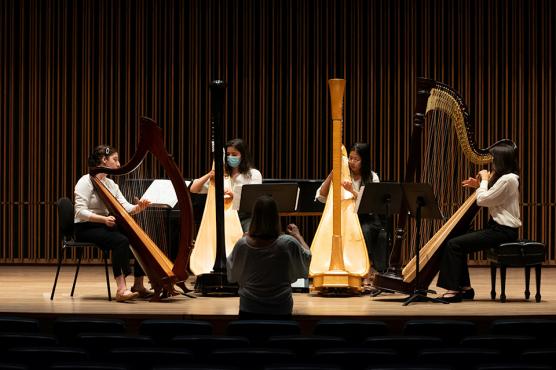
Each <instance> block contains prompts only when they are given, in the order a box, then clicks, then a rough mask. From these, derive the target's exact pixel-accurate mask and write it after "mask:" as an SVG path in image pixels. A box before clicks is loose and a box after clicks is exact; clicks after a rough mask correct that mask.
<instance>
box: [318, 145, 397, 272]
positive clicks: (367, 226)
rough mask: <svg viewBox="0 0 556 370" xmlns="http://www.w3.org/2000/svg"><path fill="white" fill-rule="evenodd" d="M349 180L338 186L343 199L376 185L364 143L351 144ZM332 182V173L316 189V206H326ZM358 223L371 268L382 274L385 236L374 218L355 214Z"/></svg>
mask: <svg viewBox="0 0 556 370" xmlns="http://www.w3.org/2000/svg"><path fill="white" fill-rule="evenodd" d="M348 166H349V175H350V176H349V177H350V179H349V180H348V181H343V182H342V187H343V188H344V190H345V191H347V192H349V193H351V194H352V195H351V196H350V195H349V194H346V193H344V195H345V196H344V198H350V197H353V198H354V199H357V197H358V196H359V192H360V190H361V188H362V187H364V186H366V185H368V184H370V183H378V182H380V179H379V177H378V175H377V173H376V172H375V171H373V170H372V169H371V149H370V145H369V144H367V143H355V144H353V145H352V146H351V149H350V151H349V157H348ZM331 182H332V173H331V174H330V175H328V177H327V178H326V180H325V181H324V182H323V184H322V185H321V186H320V187H319V188H318V189H317V192H316V196H315V199H316V200H318V201H319V202H322V203H326V197H327V196H328V193H329V190H330V183H331ZM358 218H359V223H360V224H361V230H362V231H363V235H364V237H365V244H366V246H367V252H368V255H369V259H370V261H371V264H372V267H373V268H374V269H375V270H376V271H384V270H386V268H387V267H388V266H387V251H386V236H385V234H386V232H385V231H384V232H381V231H382V230H384V225H383V222H382V220H381V219H380V217H379V216H378V215H376V214H359V215H358Z"/></svg>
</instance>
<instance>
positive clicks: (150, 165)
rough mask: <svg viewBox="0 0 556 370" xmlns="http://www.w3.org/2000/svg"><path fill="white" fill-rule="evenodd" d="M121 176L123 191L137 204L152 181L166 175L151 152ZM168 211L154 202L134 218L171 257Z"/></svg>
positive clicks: (127, 197) (130, 200)
mask: <svg viewBox="0 0 556 370" xmlns="http://www.w3.org/2000/svg"><path fill="white" fill-rule="evenodd" d="M119 178H120V179H119V185H120V189H121V190H122V193H123V194H124V196H125V197H126V199H127V200H128V201H129V202H130V203H131V204H136V203H137V202H138V201H139V199H141V197H142V196H143V194H145V192H146V191H147V189H148V187H149V186H150V185H151V183H152V181H154V180H155V179H163V178H165V176H164V174H163V168H162V166H161V165H159V164H158V161H156V158H154V156H153V155H152V154H150V153H149V154H148V155H147V156H146V157H145V159H144V160H143V162H142V163H141V165H140V166H139V167H137V168H136V169H135V170H134V171H132V172H130V173H128V174H126V175H124V176H119ZM168 212H169V209H168V208H167V207H165V206H163V205H159V204H152V205H151V206H149V207H148V208H147V209H145V210H144V211H143V212H141V213H138V214H135V215H134V216H133V218H134V219H135V221H136V222H137V224H138V225H139V226H140V227H141V229H143V231H145V233H146V234H147V235H148V236H149V237H150V238H151V240H152V241H153V242H154V243H155V244H156V245H157V246H158V248H159V249H160V250H161V251H162V252H164V254H165V255H166V256H168V257H170V254H171V253H172V250H171V249H172V246H171V245H170V244H171V243H170V240H171V238H170V230H169V228H170V227H169V226H170V219H169V217H170V214H169V213H168Z"/></svg>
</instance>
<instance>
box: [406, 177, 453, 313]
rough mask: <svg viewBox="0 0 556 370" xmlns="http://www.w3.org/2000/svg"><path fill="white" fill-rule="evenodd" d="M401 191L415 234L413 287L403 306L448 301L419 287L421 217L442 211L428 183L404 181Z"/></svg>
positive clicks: (438, 217) (439, 217)
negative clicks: (412, 221)
mask: <svg viewBox="0 0 556 370" xmlns="http://www.w3.org/2000/svg"><path fill="white" fill-rule="evenodd" d="M402 188H403V193H404V196H405V200H406V202H407V205H408V208H409V212H410V215H411V216H413V217H415V226H416V236H415V261H416V263H415V267H416V268H415V289H414V290H413V294H412V295H411V296H410V297H408V298H407V299H406V301H405V302H404V303H403V306H407V305H408V304H410V303H411V302H426V301H429V302H437V303H448V302H446V301H443V300H442V299H439V298H431V297H428V296H427V293H435V292H434V291H432V290H428V289H419V251H420V249H421V245H420V244H421V219H422V218H432V219H435V218H436V219H441V218H443V216H442V212H440V208H439V207H438V202H437V200H436V197H435V195H434V192H433V190H432V187H431V185H430V184H421V183H406V184H402Z"/></svg>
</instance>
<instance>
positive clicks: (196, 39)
mask: <svg viewBox="0 0 556 370" xmlns="http://www.w3.org/2000/svg"><path fill="white" fill-rule="evenodd" d="M554 19H556V4H555V3H554V2H553V1H550V0H546V1H534V0H533V1H531V0H524V1H507V0H499V1H494V0H483V1H480V0H474V1H473V0H469V1H463V0H462V1H446V0H438V1H434V0H420V1H411V0H407V1H403V0H381V1H363V0H266V1H262V0H193V1H113V0H104V1H102V0H90V1H87V0H84V1H63V0H59V1H57V0H44V1H38V0H37V1H33V0H28V1H23V0H21V1H8V0H4V1H0V122H1V134H0V135H1V136H0V153H1V160H0V166H1V174H2V178H1V180H0V182H1V215H0V217H1V224H2V226H1V228H2V229H1V232H2V246H1V250H0V262H3V263H23V262H29V263H49V262H52V261H53V259H54V258H55V257H56V255H57V247H56V246H57V238H58V235H57V229H56V225H57V222H56V218H55V209H54V207H53V204H54V201H55V200H56V199H57V198H58V197H60V196H71V195H72V192H73V186H74V183H75V182H76V181H77V179H78V178H79V176H81V175H82V174H83V173H84V172H85V171H86V156H87V154H88V153H89V151H90V150H91V148H92V147H93V146H94V145H96V144H99V143H110V144H112V145H114V146H116V147H118V148H119V149H120V153H121V157H122V158H123V161H124V162H125V160H126V158H129V157H130V155H131V154H132V153H133V152H134V148H135V144H136V142H137V127H138V126H137V123H138V118H139V117H140V116H143V115H144V116H149V117H152V118H154V119H155V120H156V121H158V122H159V124H160V125H161V126H162V128H163V129H164V132H165V140H166V144H167V147H168V150H169V151H170V152H171V153H172V154H173V155H174V157H175V160H176V162H177V163H178V165H179V167H180V168H181V170H182V171H183V174H184V177H186V178H194V177H198V176H200V175H202V174H203V173H205V172H206V171H207V170H208V168H209V166H210V152H209V138H210V131H209V113H210V102H209V90H208V85H209V82H210V81H211V80H213V79H223V80H225V81H227V83H228V89H227V102H226V112H225V122H226V133H225V137H227V138H232V137H242V138H244V139H245V140H246V141H247V143H248V145H249V147H250V148H251V150H252V152H253V155H254V158H255V164H256V166H257V167H258V168H259V169H260V170H261V172H262V173H263V176H264V177H266V178H308V179H312V178H324V177H325V176H326V175H327V173H328V172H329V170H330V167H331V165H330V145H331V131H330V119H329V118H330V117H329V98H328V91H327V80H328V79H329V78H333V77H337V78H344V79H346V81H347V88H346V89H347V90H346V96H345V126H344V142H345V143H346V145H350V144H351V143H353V142H354V141H368V142H370V143H371V144H372V147H373V157H374V164H375V168H376V170H377V172H378V173H379V175H380V176H381V178H382V179H383V180H394V181H395V180H400V179H401V177H402V174H403V171H404V167H405V166H404V163H405V160H406V154H407V149H408V143H409V133H410V127H411V121H412V111H413V105H414V97H415V79H416V77H417V76H426V77H429V78H433V79H437V80H439V81H442V82H445V83H447V84H448V85H450V86H452V87H454V88H455V89H456V90H458V91H459V92H460V94H461V95H462V96H463V98H464V100H465V101H466V103H467V104H468V106H469V110H470V112H471V115H472V117H473V121H472V124H473V125H474V129H475V131H476V133H477V138H476V139H477V142H478V144H479V146H481V147H484V146H487V145H489V144H491V143H493V142H494V141H496V140H498V139H501V138H504V137H508V138H511V139H513V140H515V141H516V142H517V144H518V146H519V154H520V166H521V169H522V195H523V212H524V220H525V226H524V228H523V231H522V233H523V236H526V237H529V238H532V239H538V240H542V241H545V242H546V243H547V245H549V246H550V247H551V248H550V252H549V258H550V261H551V262H554V258H555V257H554V249H553V248H554V247H553V246H554V236H553V234H554V232H553V225H554V219H555V207H554V202H555V196H554V191H555V186H554V174H555V161H554V159H555V156H556V154H555V153H556V150H555V149H556V134H555V132H554V118H555V116H556V112H555V104H554V103H555V99H556V91H555V89H556V77H555V74H556V70H555V61H556V25H555V23H556V22H554ZM315 224H316V221H314V222H312V223H311V222H309V223H306V226H305V229H306V230H304V231H305V233H306V234H308V238H309V239H310V238H311V237H312V235H311V234H312V232H313V231H314V230H312V228H313V226H314V225H315Z"/></svg>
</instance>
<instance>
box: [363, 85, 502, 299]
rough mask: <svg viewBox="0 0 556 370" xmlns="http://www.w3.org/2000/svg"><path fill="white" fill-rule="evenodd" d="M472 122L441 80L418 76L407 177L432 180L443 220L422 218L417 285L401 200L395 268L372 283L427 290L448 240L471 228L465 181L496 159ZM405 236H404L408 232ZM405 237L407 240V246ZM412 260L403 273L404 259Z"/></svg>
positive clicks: (473, 209) (471, 199)
mask: <svg viewBox="0 0 556 370" xmlns="http://www.w3.org/2000/svg"><path fill="white" fill-rule="evenodd" d="M474 136H475V135H474V132H473V130H472V128H471V126H470V115H469V111H468V109H467V106H466V105H465V103H464V101H463V99H462V98H461V96H460V95H459V94H458V93H457V92H456V91H455V90H454V89H452V88H451V87H449V86H448V85H445V84H443V83H440V82H437V81H434V80H430V79H426V78H418V79H417V98H416V106H415V110H414V116H413V130H412V135H411V143H410V152H409V157H408V161H407V163H406V172H405V178H404V182H407V183H411V182H418V183H429V184H431V185H432V187H433V190H434V193H435V194H436V197H437V200H438V204H439V206H440V209H441V211H442V214H443V215H444V216H445V220H423V222H422V224H421V236H422V239H421V240H423V241H425V244H424V245H423V246H422V247H421V249H420V259H419V264H420V268H419V274H420V277H419V286H415V285H416V283H415V262H416V261H415V259H414V258H413V259H411V260H409V258H408V255H409V254H410V251H413V250H414V248H419V247H420V246H416V245H415V240H414V238H412V236H413V235H415V234H416V230H415V226H413V227H409V228H406V223H407V213H408V212H407V210H408V208H407V205H402V208H401V210H400V215H399V218H398V227H397V230H396V238H395V240H394V244H393V246H392V255H391V269H390V271H389V272H387V273H379V274H376V275H375V277H374V281H373V285H374V287H375V288H378V289H381V290H387V291H388V290H390V291H400V292H406V293H407V292H411V291H413V290H414V289H423V290H425V289H427V288H428V286H429V285H430V283H431V281H432V280H433V278H434V277H435V275H436V273H437V272H438V269H439V263H440V261H439V257H440V253H438V252H439V251H440V250H441V248H442V246H443V245H444V243H445V242H446V241H447V240H448V239H450V238H453V237H455V236H457V235H461V234H463V233H465V232H467V231H468V230H469V227H470V224H471V222H472V220H473V218H474V217H475V215H476V214H477V212H478V210H479V207H478V206H477V205H476V203H475V200H476V195H475V193H473V194H471V196H468V195H466V194H465V192H466V190H465V189H464V188H462V186H461V180H462V179H463V178H467V177H468V176H469V174H474V173H477V172H478V168H477V167H478V166H484V165H486V164H488V163H490V162H491V161H492V156H491V155H490V153H489V151H490V149H491V148H492V147H493V146H495V145H497V144H499V143H502V142H508V143H511V141H510V140H507V139H504V140H500V141H498V142H496V143H494V144H492V145H490V146H488V147H486V148H478V147H477V145H476V143H475V137H474ZM404 236H405V237H404ZM404 242H407V244H406V245H404ZM406 260H409V261H408V263H407V264H406V265H405V267H404V269H403V270H402V271H401V273H400V272H399V268H400V266H402V265H403V261H406Z"/></svg>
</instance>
